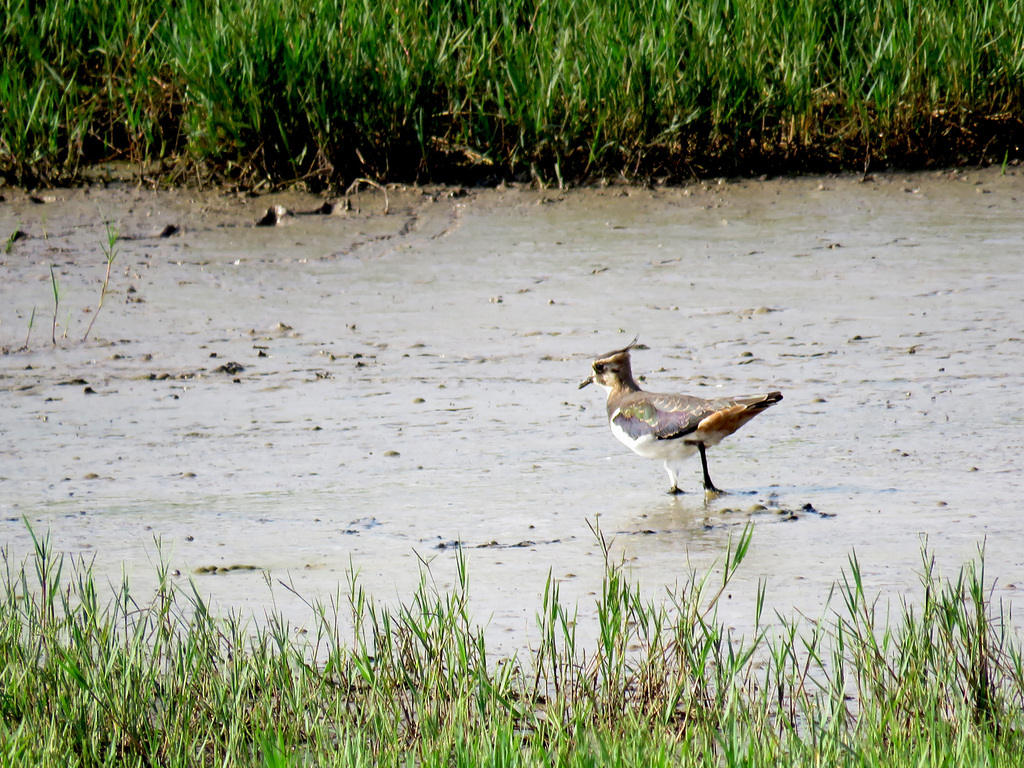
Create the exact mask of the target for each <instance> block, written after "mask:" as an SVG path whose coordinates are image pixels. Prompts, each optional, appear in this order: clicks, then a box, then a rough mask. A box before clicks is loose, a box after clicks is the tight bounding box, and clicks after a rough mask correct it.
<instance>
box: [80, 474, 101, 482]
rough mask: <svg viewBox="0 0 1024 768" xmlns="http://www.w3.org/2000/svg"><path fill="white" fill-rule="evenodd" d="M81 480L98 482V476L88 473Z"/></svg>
mask: <svg viewBox="0 0 1024 768" xmlns="http://www.w3.org/2000/svg"><path fill="white" fill-rule="evenodd" d="M82 479H83V480H99V479H100V476H99V475H97V474H96V473H95V472H88V473H86V474H84V475H82Z"/></svg>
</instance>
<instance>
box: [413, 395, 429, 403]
mask: <svg viewBox="0 0 1024 768" xmlns="http://www.w3.org/2000/svg"><path fill="white" fill-rule="evenodd" d="M413 402H414V403H416V404H417V405H419V404H420V403H425V402H427V401H426V400H424V399H423V398H422V397H416V398H413Z"/></svg>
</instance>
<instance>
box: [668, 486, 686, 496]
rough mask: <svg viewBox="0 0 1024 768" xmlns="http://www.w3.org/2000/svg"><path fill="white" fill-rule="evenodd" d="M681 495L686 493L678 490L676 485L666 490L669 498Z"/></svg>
mask: <svg viewBox="0 0 1024 768" xmlns="http://www.w3.org/2000/svg"><path fill="white" fill-rule="evenodd" d="M681 493H686V491H681V490H679V486H678V485H673V486H672V487H671V488H669V489H668V494H669V496H678V495H679V494H681Z"/></svg>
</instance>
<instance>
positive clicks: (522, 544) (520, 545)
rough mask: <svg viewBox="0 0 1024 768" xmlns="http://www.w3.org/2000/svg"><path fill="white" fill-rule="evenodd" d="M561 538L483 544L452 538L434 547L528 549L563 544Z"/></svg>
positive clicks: (441, 548)
mask: <svg viewBox="0 0 1024 768" xmlns="http://www.w3.org/2000/svg"><path fill="white" fill-rule="evenodd" d="M561 543H562V540H561V539H551V540H549V541H533V540H532V539H524V540H523V541H517V542H515V543H514V544H502V543H500V542H498V541H497V540H495V539H492V540H491V541H487V542H484V543H483V544H476V545H472V544H467V543H466V542H463V541H458V540H456V539H450V540H448V541H439V542H438V543H437V544H435V545H434V549H439V550H445V549H461V548H462V547H469V546H473V547H474V548H475V549H528V548H530V547H536V546H543V545H545V544H561Z"/></svg>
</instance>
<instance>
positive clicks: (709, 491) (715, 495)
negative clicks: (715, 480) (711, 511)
mask: <svg viewBox="0 0 1024 768" xmlns="http://www.w3.org/2000/svg"><path fill="white" fill-rule="evenodd" d="M728 495H729V493H728V491H722V490H719V489H718V488H715V486H713V485H705V486H704V498H705V499H707V500H709V501H714V500H715V499H720V498H722V497H723V496H728Z"/></svg>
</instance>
